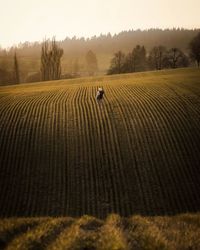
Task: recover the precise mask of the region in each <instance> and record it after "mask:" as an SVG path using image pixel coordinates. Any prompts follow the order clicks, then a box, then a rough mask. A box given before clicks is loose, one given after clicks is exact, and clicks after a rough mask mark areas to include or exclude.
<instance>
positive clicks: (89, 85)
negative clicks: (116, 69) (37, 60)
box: [0, 69, 200, 249]
mask: <svg viewBox="0 0 200 250" xmlns="http://www.w3.org/2000/svg"><path fill="white" fill-rule="evenodd" d="M98 86H101V87H103V88H104V90H105V97H104V100H103V101H102V103H100V104H98V103H97V102H96V99H95V96H96V91H97V87H98ZM199 124H200V70H198V69H176V70H166V71H159V72H144V73H135V74H124V75H113V76H102V77H91V78H80V79H73V80H59V81H50V82H41V83H34V84H33V83H30V84H28V83H27V84H19V85H12V86H5V87H0V192H1V195H0V216H1V218H2V220H1V221H0V247H1V244H2V246H9V247H10V248H9V249H17V246H18V247H20V249H28V247H29V246H30V244H31V246H32V244H33V246H32V247H34V249H43V248H44V246H45V247H46V246H48V247H49V249H59V247H60V249H129V248H130V249H198V248H200V243H199V241H198V239H199V238H200V237H199V236H200V235H199V234H200V232H199V228H200V224H199V214H195V213H196V212H198V211H199V209H200V196H199V194H200V186H199V180H200V171H199V166H200V126H199ZM183 213H188V214H185V215H179V216H178V215H177V214H183ZM189 213H191V214H189ZM111 214H112V215H111ZM137 214H139V215H140V216H136V215H137ZM83 215H88V216H84V217H82V216H83ZM173 215H177V216H175V217H173ZM91 216H94V217H91ZM149 216H150V217H149ZM151 216H163V217H151ZM166 216H167V217H166ZM10 217H12V218H10ZM13 217H19V218H18V219H13ZM20 217H24V218H20ZM32 217H37V218H32ZM55 217H59V218H55ZM76 217H78V218H76ZM3 218H4V219H3ZM5 218H8V219H5ZM9 218H10V219H9ZM187 230H188V231H187ZM186 231H187V232H188V234H187V237H186V238H184V239H183V237H182V235H183V234H184V235H185V233H184V232H186ZM191 242H192V243H191ZM43 244H44V245H43ZM84 244H85V245H84ZM195 244H196V245H195ZM149 245H152V246H153V247H154V248H153V247H152V248H147V246H149ZM79 246H80V247H79ZM82 246H84V247H85V248H81V247H82ZM186 246H187V247H188V248H186ZM190 246H193V247H194V246H196V248H189V247H190ZM75 247H76V248H75ZM78 247H79V248H78ZM87 247H88V248H87ZM92 247H93V248H92ZM184 247H185V248H184Z"/></svg>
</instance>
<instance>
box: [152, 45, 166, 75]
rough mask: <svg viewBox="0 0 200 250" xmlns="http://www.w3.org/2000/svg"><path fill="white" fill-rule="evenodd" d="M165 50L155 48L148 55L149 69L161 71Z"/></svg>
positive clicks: (163, 48)
mask: <svg viewBox="0 0 200 250" xmlns="http://www.w3.org/2000/svg"><path fill="white" fill-rule="evenodd" d="M165 53H166V48H165V47H164V46H161V45H160V46H155V47H153V49H152V50H151V51H150V53H149V57H148V63H149V65H150V67H151V68H153V69H156V70H161V69H162V68H163V60H164V57H165Z"/></svg>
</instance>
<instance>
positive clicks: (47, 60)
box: [41, 38, 63, 81]
mask: <svg viewBox="0 0 200 250" xmlns="http://www.w3.org/2000/svg"><path fill="white" fill-rule="evenodd" d="M62 55H63V49H61V48H59V46H58V45H57V43H56V40H55V38H53V39H52V41H51V42H50V41H49V40H45V41H44V42H43V44H42V52H41V78H42V81H48V80H58V79H60V77H61V57H62Z"/></svg>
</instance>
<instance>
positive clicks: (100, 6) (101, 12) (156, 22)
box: [0, 0, 200, 48]
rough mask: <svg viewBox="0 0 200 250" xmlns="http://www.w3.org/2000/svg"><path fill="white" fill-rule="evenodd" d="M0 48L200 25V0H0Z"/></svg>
mask: <svg viewBox="0 0 200 250" xmlns="http://www.w3.org/2000/svg"><path fill="white" fill-rule="evenodd" d="M0 6H1V10H0V47H2V48H7V47H10V46H12V45H17V44H18V43H20V42H25V41H30V42H33V41H42V40H43V39H44V38H45V37H46V38H51V37H53V36H56V39H57V40H62V39H65V38H66V37H73V36H76V37H92V36H94V35H97V36H98V35H100V34H101V33H102V34H107V33H108V32H110V33H111V34H115V33H119V32H121V31H122V30H130V29H133V30H135V29H142V30H144V29H149V28H161V29H164V28H177V27H180V28H181V27H183V28H189V29H193V28H200V14H199V10H200V0H70V1H69V0H6V1H5V0H0Z"/></svg>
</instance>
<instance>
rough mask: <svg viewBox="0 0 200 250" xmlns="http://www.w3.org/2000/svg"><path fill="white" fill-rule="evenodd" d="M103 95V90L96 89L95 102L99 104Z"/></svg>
mask: <svg viewBox="0 0 200 250" xmlns="http://www.w3.org/2000/svg"><path fill="white" fill-rule="evenodd" d="M103 95H104V90H103V88H98V90H97V95H96V99H97V102H98V103H100V102H101V100H102V99H103Z"/></svg>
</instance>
